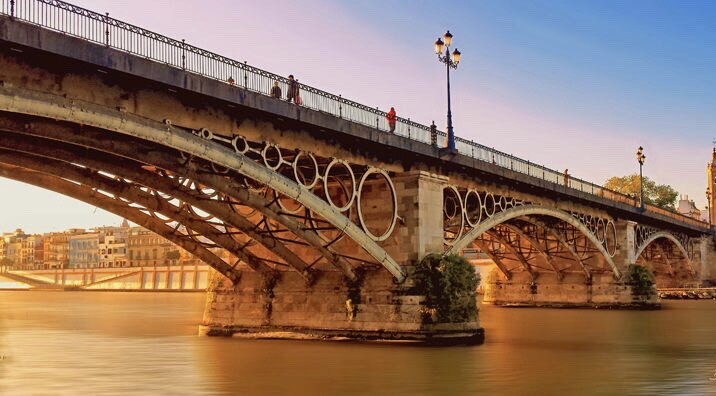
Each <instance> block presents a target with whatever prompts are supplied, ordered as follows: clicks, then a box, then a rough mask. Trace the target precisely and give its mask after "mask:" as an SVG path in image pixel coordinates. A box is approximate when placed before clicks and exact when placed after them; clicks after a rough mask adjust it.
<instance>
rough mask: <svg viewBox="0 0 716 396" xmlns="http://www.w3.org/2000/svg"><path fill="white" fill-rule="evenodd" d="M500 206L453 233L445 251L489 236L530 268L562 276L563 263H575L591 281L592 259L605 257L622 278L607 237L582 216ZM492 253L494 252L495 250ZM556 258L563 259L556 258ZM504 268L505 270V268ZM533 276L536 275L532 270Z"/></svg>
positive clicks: (530, 206) (542, 208)
mask: <svg viewBox="0 0 716 396" xmlns="http://www.w3.org/2000/svg"><path fill="white" fill-rule="evenodd" d="M499 209H500V211H498V212H496V213H495V212H493V213H488V215H487V216H485V217H486V218H484V219H480V221H479V222H475V225H474V227H471V228H469V229H467V230H466V231H464V232H461V233H459V234H458V233H455V232H453V233H452V235H453V236H458V237H457V238H454V239H452V240H446V244H448V248H447V250H446V253H448V254H458V253H460V252H461V251H462V250H464V249H465V248H467V247H469V246H470V245H472V244H474V241H480V243H479V245H482V246H484V245H485V243H484V241H485V240H486V239H487V240H495V241H498V242H500V243H501V244H502V245H503V246H506V245H509V249H508V250H510V251H511V252H512V256H513V257H514V256H517V257H515V260H516V261H518V262H520V263H521V264H522V265H523V267H524V266H525V264H526V263H529V267H533V268H536V269H542V270H544V271H552V272H555V273H556V274H557V276H558V277H559V278H560V279H561V277H562V276H563V275H562V274H563V272H565V271H567V270H568V269H569V268H568V267H567V266H565V265H564V263H565V262H569V263H574V264H575V265H574V268H576V269H577V270H578V271H580V272H582V273H583V274H584V276H585V279H586V280H587V282H589V281H591V278H592V274H593V272H594V271H595V270H598V269H597V268H594V265H590V264H589V262H590V259H592V258H597V259H598V260H600V261H601V260H603V261H604V262H605V263H606V264H607V265H608V270H609V271H611V272H612V274H613V276H614V278H616V279H619V278H620V277H621V273H620V271H619V269H618V268H617V266H616V264H615V263H614V260H613V258H612V257H613V255H614V252H613V251H612V252H610V251H609V248H610V246H609V244H608V243H605V241H606V237H602V238H600V237H599V236H598V235H597V234H596V233H595V232H594V230H595V227H590V226H589V224H585V223H584V222H583V221H581V219H580V218H579V216H575V215H574V214H572V213H569V212H565V211H562V210H559V209H555V208H549V207H545V206H540V205H535V204H530V203H522V204H518V205H511V206H505V207H504V208H502V207H500V208H499ZM594 223H595V224H596V223H597V221H594ZM605 229H606V226H605ZM495 235H498V236H499V239H496V238H495ZM614 249H616V248H615V247H614ZM491 254H492V255H495V252H491ZM519 256H521V257H519ZM536 256H539V257H541V258H542V260H541V261H542V262H543V263H546V265H547V267H544V268H543V267H539V266H538V265H537V264H536V263H535V262H534V257H536ZM557 258H559V259H560V260H556V259H557ZM503 261H504V260H503ZM503 267H504V266H503ZM570 267H571V265H570ZM501 271H502V272H503V273H504V272H505V270H504V269H502V268H501ZM530 276H531V277H534V275H533V274H532V273H531V272H530Z"/></svg>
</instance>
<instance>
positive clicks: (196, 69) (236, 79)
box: [0, 0, 706, 227]
mask: <svg viewBox="0 0 716 396" xmlns="http://www.w3.org/2000/svg"><path fill="white" fill-rule="evenodd" d="M0 13H2V14H5V15H10V16H11V17H13V18H17V19H19V20H22V21H24V22H28V23H32V24H35V25H39V26H42V27H43V28H46V29H51V30H54V31H57V32H61V33H64V34H67V35H70V36H74V37H79V38H82V39H85V40H88V41H91V42H94V43H97V44H101V45H105V46H107V47H111V48H113V49H117V50H121V51H124V52H128V53H131V54H134V55H137V56H140V57H144V58H147V59H151V60H153V61H156V62H161V63H164V64H167V65H170V66H173V67H176V68H179V69H182V70H186V71H189V72H192V73H195V74H198V75H201V76H204V77H207V78H211V79H214V80H218V81H222V82H226V83H229V84H233V85H235V86H237V87H241V88H244V89H247V90H249V91H253V92H257V93H260V94H263V95H267V96H269V95H271V88H272V87H273V85H274V83H278V86H279V87H280V88H281V92H282V99H285V98H286V93H287V91H288V83H289V80H288V79H287V78H285V77H283V76H279V75H276V74H273V73H270V72H268V71H265V70H262V69H259V68H257V67H254V66H251V65H249V64H247V63H246V62H239V61H236V60H233V59H230V58H227V57H225V56H222V55H219V54H216V53H214V52H211V51H207V50H204V49H201V48H199V47H195V46H193V45H191V44H187V43H186V42H185V41H184V40H176V39H173V38H170V37H167V36H164V35H161V34H158V33H154V32H152V31H149V30H146V29H143V28H141V27H138V26H135V25H132V24H129V23H126V22H122V21H120V20H117V19H114V18H111V17H110V16H109V14H100V13H97V12H94V11H90V10H87V9H85V8H82V7H78V6H75V5H72V4H69V3H66V2H63V1H59V0H0ZM298 86H299V96H300V98H301V102H302V103H301V106H304V107H307V108H310V109H313V110H317V111H320V112H324V113H327V114H331V115H333V116H336V117H339V118H342V119H345V120H348V121H352V122H355V123H359V124H362V125H366V126H369V127H372V128H376V129H377V130H381V131H389V125H388V122H387V119H386V115H387V114H386V113H385V112H383V111H381V110H379V109H378V108H377V107H369V106H366V105H363V104H360V103H357V102H354V101H352V100H349V99H346V98H344V97H342V96H341V95H335V94H332V93H329V92H325V91H322V90H320V89H318V88H315V87H312V86H310V85H306V84H303V83H299V84H298ZM394 133H395V134H396V135H400V136H404V137H407V138H410V139H413V140H417V141H420V142H423V143H428V144H433V145H436V146H440V147H444V146H445V145H446V134H445V133H444V132H442V131H438V130H436V129H433V130H431V127H429V126H426V125H422V124H419V123H416V122H414V121H411V120H410V119H405V118H401V117H398V118H397V122H396V126H395V131H394ZM455 143H456V148H457V150H458V152H460V153H461V154H463V155H467V156H471V157H473V158H475V159H478V160H481V161H484V162H488V163H492V164H495V165H498V166H500V167H503V168H507V169H511V170H513V171H515V172H519V173H523V174H527V175H529V176H533V177H536V178H540V179H543V180H546V181H549V182H552V183H555V184H558V185H565V184H566V185H567V186H568V187H570V188H573V189H575V190H579V191H583V192H585V193H589V194H594V195H598V196H600V197H603V198H606V199H610V200H613V201H617V202H622V203H625V204H629V205H634V206H637V205H638V202H637V201H635V200H634V198H632V197H629V196H627V195H624V194H621V193H618V192H616V191H612V190H609V189H607V188H604V187H602V186H600V185H597V184H594V183H590V182H587V181H584V180H581V179H578V178H575V177H572V176H568V177H567V180H566V182H565V178H564V176H565V175H564V173H563V172H559V171H555V170H552V169H549V168H547V167H544V166H542V165H539V164H535V163H532V162H530V161H526V160H523V159H521V158H517V157H515V156H513V155H510V154H506V153H503V152H501V151H498V150H495V149H494V148H490V147H487V146H483V145H481V144H479V143H475V142H472V141H469V140H465V139H462V138H459V137H458V138H456V142H455ZM647 210H648V211H650V212H655V213H660V214H662V215H665V216H668V217H670V218H673V219H674V220H677V221H680V222H684V223H688V224H692V225H697V226H700V227H704V226H706V223H704V222H702V221H700V220H697V219H694V218H691V217H688V216H684V215H681V214H679V213H675V212H671V211H668V210H664V209H661V208H658V207H656V206H653V205H647Z"/></svg>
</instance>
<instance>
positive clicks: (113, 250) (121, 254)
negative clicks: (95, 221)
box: [97, 220, 129, 268]
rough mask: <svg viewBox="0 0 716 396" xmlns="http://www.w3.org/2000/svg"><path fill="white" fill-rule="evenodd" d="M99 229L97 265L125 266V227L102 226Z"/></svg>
mask: <svg viewBox="0 0 716 396" xmlns="http://www.w3.org/2000/svg"><path fill="white" fill-rule="evenodd" d="M125 223H126V220H125ZM123 225H124V224H123ZM97 230H98V231H99V243H98V245H97V248H98V250H99V266H100V267H105V268H108V267H127V266H128V265H129V263H128V261H127V237H128V234H129V225H127V227H122V226H120V227H102V228H99V229H97Z"/></svg>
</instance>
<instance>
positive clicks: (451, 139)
mask: <svg viewBox="0 0 716 396" xmlns="http://www.w3.org/2000/svg"><path fill="white" fill-rule="evenodd" d="M443 40H445V41H443ZM451 44H452V34H450V31H449V30H448V31H447V32H445V34H444V35H443V37H442V39H440V38H438V40H437V41H436V42H435V53H436V54H437V55H438V60H439V61H440V62H441V63H444V64H445V67H446V69H447V98H448V111H447V134H448V141H447V150H448V151H449V152H456V151H457V150H456V149H455V132H454V131H453V129H452V112H451V109H450V69H451V68H452V69H457V64H458V63H460V51H458V50H457V48H455V50H454V51H453V52H452V54H450V45H451ZM443 49H445V55H443Z"/></svg>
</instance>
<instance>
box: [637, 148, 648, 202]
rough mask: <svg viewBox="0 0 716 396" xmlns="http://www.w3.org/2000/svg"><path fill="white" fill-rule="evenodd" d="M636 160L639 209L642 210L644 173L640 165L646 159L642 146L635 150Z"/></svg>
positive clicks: (642, 164)
mask: <svg viewBox="0 0 716 396" xmlns="http://www.w3.org/2000/svg"><path fill="white" fill-rule="evenodd" d="M636 160H637V161H638V162H639V191H640V196H641V198H640V199H639V210H640V211H642V212H643V211H644V173H643V172H642V167H643V166H644V162H645V161H646V155H644V148H643V147H641V146H639V150H637V151H636Z"/></svg>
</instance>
